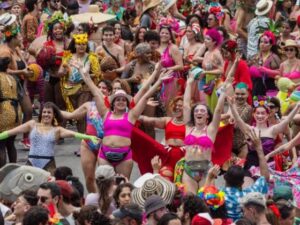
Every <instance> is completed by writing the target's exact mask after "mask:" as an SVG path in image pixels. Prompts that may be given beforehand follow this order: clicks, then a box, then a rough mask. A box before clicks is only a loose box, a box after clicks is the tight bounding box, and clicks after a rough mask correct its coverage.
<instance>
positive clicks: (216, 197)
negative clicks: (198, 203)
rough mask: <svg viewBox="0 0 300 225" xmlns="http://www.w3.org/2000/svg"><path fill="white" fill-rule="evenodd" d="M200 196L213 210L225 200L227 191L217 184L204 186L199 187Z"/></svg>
mask: <svg viewBox="0 0 300 225" xmlns="http://www.w3.org/2000/svg"><path fill="white" fill-rule="evenodd" d="M198 196H199V197H200V198H201V199H203V200H204V201H205V203H206V204H207V205H208V206H209V207H210V208H211V209H213V210H216V209H218V208H219V207H220V206H222V205H223V204H224V202H225V192H224V191H220V190H218V189H217V188H216V187H215V186H213V185H211V186H204V187H202V188H200V189H199V191H198Z"/></svg>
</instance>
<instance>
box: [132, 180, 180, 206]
mask: <svg viewBox="0 0 300 225" xmlns="http://www.w3.org/2000/svg"><path fill="white" fill-rule="evenodd" d="M175 192H176V186H175V184H173V183H171V182H170V181H168V180H166V179H164V178H163V177H161V176H155V177H154V178H152V179H149V180H147V181H146V182H145V183H144V184H143V186H142V187H141V188H135V189H134V190H133V191H132V193H131V196H132V201H133V202H134V203H136V204H138V205H139V206H141V207H143V208H144V204H145V200H146V199H147V198H148V197H150V196H152V195H158V196H160V197H162V199H163V200H164V202H165V203H166V204H167V205H168V204H170V203H171V202H172V200H173V198H174V196H175Z"/></svg>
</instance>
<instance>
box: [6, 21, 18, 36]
mask: <svg viewBox="0 0 300 225" xmlns="http://www.w3.org/2000/svg"><path fill="white" fill-rule="evenodd" d="M3 33H4V36H5V38H10V37H15V36H17V34H18V33H20V27H19V26H17V25H15V24H13V25H10V26H6V27H5V28H4V32H3Z"/></svg>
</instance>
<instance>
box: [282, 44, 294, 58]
mask: <svg viewBox="0 0 300 225" xmlns="http://www.w3.org/2000/svg"><path fill="white" fill-rule="evenodd" d="M284 52H285V55H286V57H287V58H288V59H293V58H295V57H296V54H297V51H296V48H295V47H293V46H290V47H285V48H284Z"/></svg>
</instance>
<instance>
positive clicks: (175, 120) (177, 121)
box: [173, 118, 183, 124]
mask: <svg viewBox="0 0 300 225" xmlns="http://www.w3.org/2000/svg"><path fill="white" fill-rule="evenodd" d="M173 121H174V123H175V124H181V123H182V122H183V120H182V119H180V120H178V119H177V118H174V119H173Z"/></svg>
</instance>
